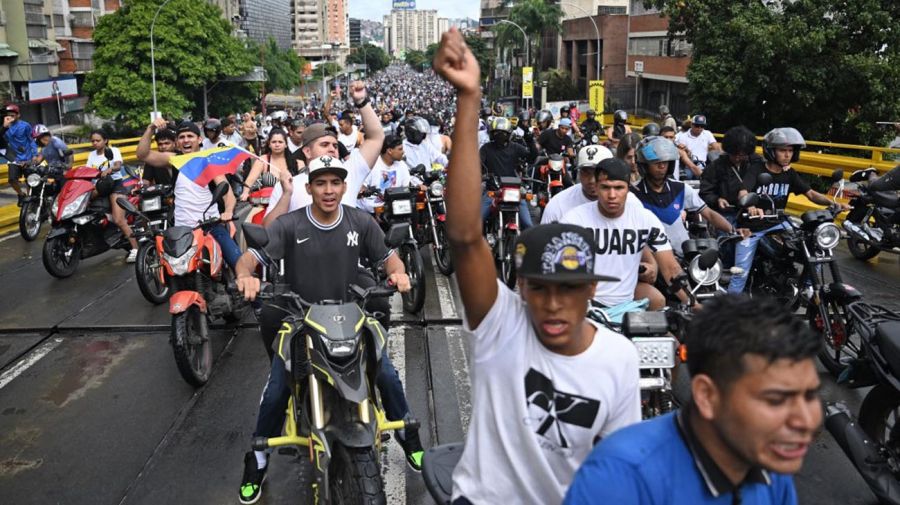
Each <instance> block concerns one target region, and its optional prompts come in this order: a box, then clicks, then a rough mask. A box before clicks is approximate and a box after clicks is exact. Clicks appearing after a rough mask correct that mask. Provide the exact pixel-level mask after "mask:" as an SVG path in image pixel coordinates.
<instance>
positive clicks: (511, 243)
mask: <svg viewBox="0 0 900 505" xmlns="http://www.w3.org/2000/svg"><path fill="white" fill-rule="evenodd" d="M497 247H498V251H497V256H498V258H497V273H498V274H499V275H500V280H501V281H503V283H504V284H506V285H507V286H508V287H509V289H515V287H516V264H515V257H514V254H513V251H515V248H516V236H515V235H513V234H512V233H510V234H508V235H506V236H505V237H503V242H501V243H500V244H498V245H497Z"/></svg>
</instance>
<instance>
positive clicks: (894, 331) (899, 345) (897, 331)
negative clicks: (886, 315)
mask: <svg viewBox="0 0 900 505" xmlns="http://www.w3.org/2000/svg"><path fill="white" fill-rule="evenodd" d="M875 344H876V345H878V348H879V349H881V353H882V354H883V355H884V358H885V359H886V360H887V362H888V364H889V365H890V367H891V370H892V371H893V372H894V373H900V321H886V322H884V323H881V324H879V325H878V327H877V328H875Z"/></svg>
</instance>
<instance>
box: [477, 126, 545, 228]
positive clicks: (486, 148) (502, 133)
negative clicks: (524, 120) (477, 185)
mask: <svg viewBox="0 0 900 505" xmlns="http://www.w3.org/2000/svg"><path fill="white" fill-rule="evenodd" d="M511 132H512V124H511V123H510V121H509V119H507V118H505V117H495V118H492V119H491V122H490V133H489V135H490V137H491V141H490V142H488V143H487V144H485V145H483V146H481V149H480V150H479V153H480V156H481V167H482V170H483V172H484V175H486V176H488V177H489V179H490V180H489V181H488V183H487V186H488V187H486V188H485V190H484V191H483V192H482V195H481V218H482V220H485V219H487V218H488V214H490V211H491V203H492V200H491V199H490V198H489V197H488V195H487V191H488V190H489V189H497V188H493V187H491V186H493V179H494V178H497V177H522V174H521V173H520V172H519V164H520V162H523V161H524V162H529V161H532V160H534V158H535V157H536V156H537V152H536V151H535V149H534V142H531V135H530V134H529V135H528V137H527V138H526V141H525V142H526V145H528V146H529V147H525V146H522V145H521V144H516V143H513V142H510V141H509V136H510V133H511ZM519 223H520V224H521V228H522V229H523V230H524V229H528V228H530V227H531V226H532V222H531V214H530V213H529V211H528V202H527V201H526V200H524V199H522V200H521V201H520V202H519Z"/></svg>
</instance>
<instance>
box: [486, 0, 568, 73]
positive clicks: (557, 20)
mask: <svg viewBox="0 0 900 505" xmlns="http://www.w3.org/2000/svg"><path fill="white" fill-rule="evenodd" d="M507 5H508V6H509V7H510V9H509V20H510V21H512V22H514V23H516V24H518V25H519V26H521V27H522V29H524V30H525V32H526V33H527V34H528V39H529V42H530V44H531V46H532V47H531V54H532V55H536V56H537V58H536V61H538V62H543V61H544V55H543V44H541V41H542V40H543V34H544V32H546V31H548V30H559V29H560V27H561V26H562V22H561V20H562V17H563V11H562V9H561V8H560V6H559V5H557V4H552V3H549V2H548V1H547V0H521V1H518V2H513V1H510V2H508V3H507ZM498 28H499V27H498ZM507 28H512V29H513V30H515V27H514V26H511V25H505V26H504V27H503V30H504V31H508V30H506V29H507ZM538 66H539V67H540V66H542V65H540V64H539V65H538Z"/></svg>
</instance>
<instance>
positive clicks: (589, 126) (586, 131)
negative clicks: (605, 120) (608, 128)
mask: <svg viewBox="0 0 900 505" xmlns="http://www.w3.org/2000/svg"><path fill="white" fill-rule="evenodd" d="M585 116H586V119H585V120H584V121H582V122H581V134H582V135H584V136H585V137H587V138H588V139H590V138H591V137H592V136H594V135H600V134H601V133H602V132H603V125H602V124H600V121H597V119H596V117H597V113H596V112H595V111H594V109H588V111H587V112H585Z"/></svg>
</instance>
